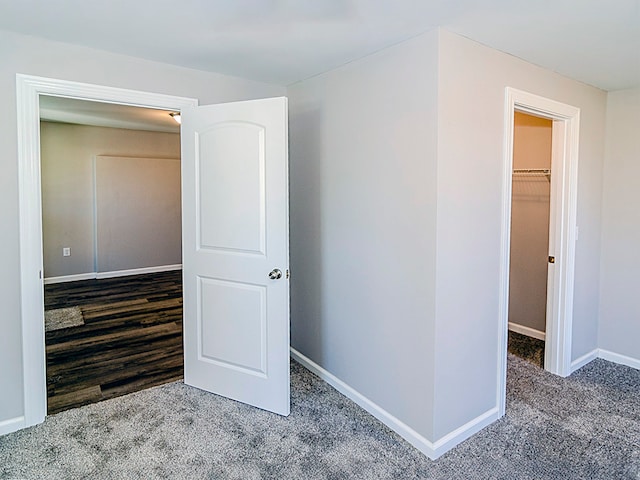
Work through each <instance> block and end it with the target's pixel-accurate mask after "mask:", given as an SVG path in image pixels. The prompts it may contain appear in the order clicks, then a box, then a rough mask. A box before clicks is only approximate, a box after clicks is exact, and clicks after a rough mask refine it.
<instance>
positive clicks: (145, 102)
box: [16, 74, 290, 428]
mask: <svg viewBox="0 0 640 480" xmlns="http://www.w3.org/2000/svg"><path fill="white" fill-rule="evenodd" d="M16 93H17V99H18V101H17V113H18V116H17V117H18V122H17V130H18V131H17V133H18V135H17V136H18V160H19V162H18V167H19V169H18V173H19V200H20V242H21V248H20V267H21V294H22V296H21V326H22V352H23V362H22V365H19V366H16V368H20V367H22V379H23V392H22V393H23V401H24V415H23V416H22V417H21V418H20V422H19V424H18V425H16V426H17V428H24V427H28V426H31V425H35V424H37V423H41V422H43V421H44V419H45V417H46V405H47V402H46V369H45V355H44V348H43V347H44V314H43V312H44V309H43V304H44V301H43V288H42V286H43V285H42V284H43V278H42V277H43V271H42V225H41V221H42V215H41V203H42V198H41V189H40V183H41V182H40V180H41V177H40V174H41V172H40V149H39V147H40V141H39V140H40V138H39V133H40V132H39V107H38V104H39V97H40V96H41V95H51V96H60V97H68V98H73V99H80V100H92V101H97V102H103V103H111V104H122V105H132V106H138V107H144V108H156V109H163V110H164V109H166V110H171V111H174V112H180V113H181V114H182V129H181V137H182V141H181V152H182V154H181V159H182V162H181V166H182V168H181V176H182V184H183V187H182V189H181V191H182V217H183V227H182V233H183V239H182V259H183V280H184V282H183V290H184V294H183V302H184V310H183V312H184V313H183V317H184V329H185V330H184V332H185V333H184V337H183V338H184V352H185V356H184V368H185V383H186V384H188V385H191V386H194V387H197V388H201V389H203V390H207V391H209V392H211V393H217V394H219V395H222V396H225V397H227V398H233V399H234V400H237V401H240V402H243V403H248V404H250V405H253V406H256V407H259V408H262V409H265V410H269V411H272V412H274V413H278V414H281V415H288V414H289V411H290V389H289V373H290V370H289V356H290V351H289V347H290V346H289V280H288V279H289V276H288V274H287V273H288V268H289V265H288V263H289V243H288V229H289V224H288V200H289V197H288V188H287V187H288V149H287V145H288V129H287V125H288V120H287V99H286V97H278V98H267V99H258V100H248V101H240V102H231V103H225V104H216V105H207V106H204V107H198V101H197V100H196V99H190V98H183V97H175V96H169V95H163V94H153V93H148V92H141V91H135V90H124V89H120V88H114V87H106V86H100V85H92V84H84V83H77V82H70V81H65V80H57V79H50V78H43V77H33V76H29V75H22V74H18V75H17V76H16ZM238 158H240V159H241V160H242V161H241V162H238V161H229V160H230V159H238ZM221 179H223V180H221ZM215 182H218V184H220V188H212V187H211V186H212V185H216V183H215ZM247 213H250V214H247ZM241 214H242V215H241ZM239 219H241V220H242V224H241V228H240V229H238V228H234V225H238V220H239ZM223 221H224V222H223ZM267 239H268V241H267ZM267 243H268V244H269V249H268V250H267V249H266V244H267ZM201 253H210V255H208V257H207V259H206V260H207V261H206V262H205V261H199V260H198V259H197V258H196V257H197V256H198V254H201ZM223 257H226V261H225V262H213V261H211V259H213V258H218V259H223ZM245 260H248V261H245ZM274 266H275V268H274ZM215 267H224V269H223V270H222V271H215ZM249 267H251V268H249ZM187 280H188V281H187ZM238 300H240V301H238ZM244 300H248V301H244ZM267 306H269V308H267ZM187 307H188V308H187ZM222 314H224V315H222ZM217 331H219V332H222V334H221V335H215V334H213V333H215V332H217ZM213 369H217V370H218V371H220V372H222V373H223V376H221V377H219V378H218V381H217V382H216V381H214V382H209V383H210V384H208V385H200V384H199V383H198V382H197V380H198V379H199V378H200V379H201V378H205V379H208V380H211V377H212V375H207V371H211V370H213ZM194 379H195V380H194Z"/></svg>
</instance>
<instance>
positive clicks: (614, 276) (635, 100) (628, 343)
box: [581, 87, 640, 365]
mask: <svg viewBox="0 0 640 480" xmlns="http://www.w3.org/2000/svg"><path fill="white" fill-rule="evenodd" d="M639 185H640V87H637V88H635V89H631V90H621V91H617V92H610V93H609V95H608V99H607V148H606V156H605V170H604V196H603V213H602V217H603V220H602V258H601V278H600V280H601V282H600V331H599V347H600V348H601V349H603V350H607V351H609V352H613V353H616V354H618V355H624V356H626V357H630V358H631V359H634V360H635V362H636V365H637V364H639V363H640V296H639V295H638V291H639V288H638V285H640V280H639V279H638V273H639V272H640V249H639V246H640V208H638V207H639V206H640V187H639ZM581 234H582V233H581Z"/></svg>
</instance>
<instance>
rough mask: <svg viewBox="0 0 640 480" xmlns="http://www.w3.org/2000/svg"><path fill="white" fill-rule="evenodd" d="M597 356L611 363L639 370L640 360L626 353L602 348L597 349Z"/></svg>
mask: <svg viewBox="0 0 640 480" xmlns="http://www.w3.org/2000/svg"><path fill="white" fill-rule="evenodd" d="M598 357H600V358H602V359H603V360H608V361H610V362H613V363H618V364H620V365H626V366H627V367H631V368H635V369H636V370H640V360H638V359H637V358H633V357H627V356H626V355H621V354H619V353H615V352H610V351H609V350H604V349H602V348H601V349H600V350H599V351H598Z"/></svg>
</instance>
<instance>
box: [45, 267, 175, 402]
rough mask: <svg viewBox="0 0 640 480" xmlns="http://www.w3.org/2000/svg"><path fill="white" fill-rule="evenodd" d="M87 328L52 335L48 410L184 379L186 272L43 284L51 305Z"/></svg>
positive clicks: (48, 346) (48, 335) (49, 336)
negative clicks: (71, 310)
mask: <svg viewBox="0 0 640 480" xmlns="http://www.w3.org/2000/svg"><path fill="white" fill-rule="evenodd" d="M75 306H78V307H80V308H81V310H82V314H83V317H84V323H85V324H84V325H80V326H76V327H70V328H65V329H61V330H54V331H51V332H46V351H47V393H48V413H49V414H53V413H57V412H60V411H62V410H66V409H69V408H73V407H78V406H81V405H86V404H88V403H93V402H97V401H100V400H104V399H107V398H112V397H117V396H120V395H124V394H127V393H131V392H135V391H137V390H142V389H144V388H148V387H151V386H154V385H159V384H162V383H167V382H171V381H175V380H179V379H181V378H182V375H183V366H182V362H183V355H182V272H181V271H174V272H162V273H153V274H147V275H135V276H128V277H119V278H110V279H104V280H83V281H78V282H68V283H58V284H53V285H46V286H45V310H50V309H57V308H65V307H75Z"/></svg>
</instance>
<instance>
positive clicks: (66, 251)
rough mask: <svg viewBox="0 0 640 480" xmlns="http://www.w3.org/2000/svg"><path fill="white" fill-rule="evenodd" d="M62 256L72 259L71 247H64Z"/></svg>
mask: <svg viewBox="0 0 640 480" xmlns="http://www.w3.org/2000/svg"><path fill="white" fill-rule="evenodd" d="M62 256H63V257H70V256H71V247H63V248H62Z"/></svg>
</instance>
